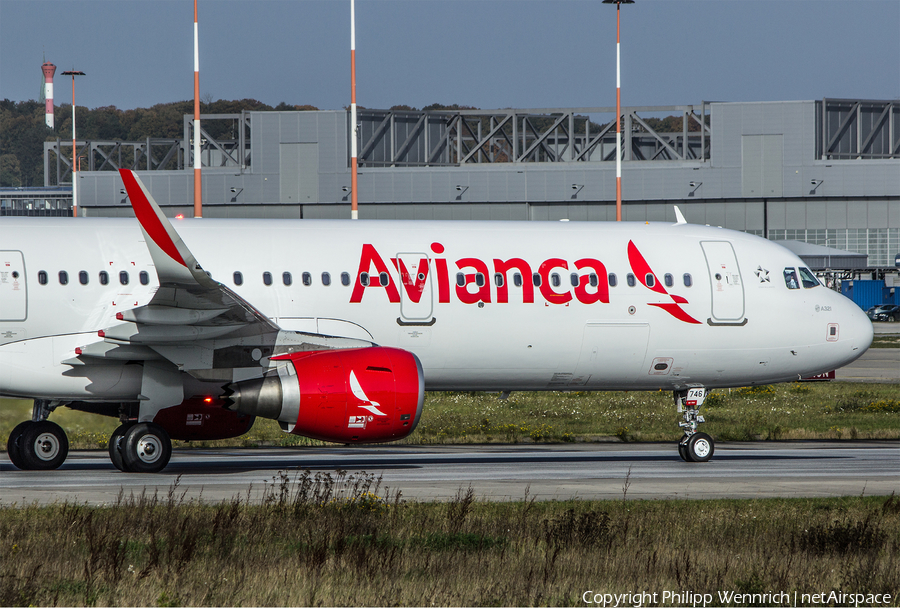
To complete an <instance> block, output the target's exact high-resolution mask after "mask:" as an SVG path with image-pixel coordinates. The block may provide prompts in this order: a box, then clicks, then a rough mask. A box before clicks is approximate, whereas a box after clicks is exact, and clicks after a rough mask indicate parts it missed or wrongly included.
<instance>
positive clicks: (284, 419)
mask: <svg viewBox="0 0 900 608" xmlns="http://www.w3.org/2000/svg"><path fill="white" fill-rule="evenodd" d="M273 360H275V361H283V362H284V364H282V365H279V366H278V368H277V373H276V374H270V375H268V376H266V377H265V378H260V379H257V380H248V381H246V382H239V383H236V384H233V385H231V386H229V387H228V389H229V391H230V394H228V393H226V398H227V399H228V400H230V401H231V405H229V406H228V408H229V409H231V410H233V411H236V412H241V413H243V414H247V415H250V416H262V417H264V418H270V419H273V420H278V421H279V422H281V423H282V427H283V428H285V429H286V430H287V431H288V432H290V433H293V434H295V435H303V436H305V437H312V438H313V439H321V440H324V441H336V442H342V443H351V442H359V443H374V442H380V441H394V440H397V439H402V438H403V437H406V436H407V435H409V434H410V433H412V432H413V430H414V429H415V428H416V425H417V424H418V423H419V418H420V417H421V415H422V404H423V403H424V402H425V379H424V374H423V372H422V364H421V363H420V362H419V359H418V357H416V356H415V355H414V354H412V353H410V352H407V351H405V350H400V349H397V348H387V347H382V346H375V347H368V348H352V349H337V350H327V351H316V352H306V353H292V354H289V355H282V356H279V357H273Z"/></svg>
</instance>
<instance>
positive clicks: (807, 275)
mask: <svg viewBox="0 0 900 608" xmlns="http://www.w3.org/2000/svg"><path fill="white" fill-rule="evenodd" d="M799 270H800V282H801V283H802V284H803V288H804V289H809V288H810V287H818V286H819V285H821V283H819V279H817V278H816V275H814V274H813V273H812V271H811V270H810V269H809V268H804V267H802V266H801V267H800V268H799Z"/></svg>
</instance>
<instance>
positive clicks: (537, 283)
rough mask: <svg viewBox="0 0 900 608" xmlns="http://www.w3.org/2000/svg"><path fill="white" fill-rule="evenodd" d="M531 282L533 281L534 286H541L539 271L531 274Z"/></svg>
mask: <svg viewBox="0 0 900 608" xmlns="http://www.w3.org/2000/svg"><path fill="white" fill-rule="evenodd" d="M531 282H532V283H534V286H535V287H540V286H541V274H540V273H539V272H535V273H534V274H532V275H531Z"/></svg>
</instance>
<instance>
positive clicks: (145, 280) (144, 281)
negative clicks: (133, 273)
mask: <svg viewBox="0 0 900 608" xmlns="http://www.w3.org/2000/svg"><path fill="white" fill-rule="evenodd" d="M138 278H140V280H141V285H149V284H150V275H149V274H148V273H147V271H146V270H142V271H141V272H140V274H139V275H138Z"/></svg>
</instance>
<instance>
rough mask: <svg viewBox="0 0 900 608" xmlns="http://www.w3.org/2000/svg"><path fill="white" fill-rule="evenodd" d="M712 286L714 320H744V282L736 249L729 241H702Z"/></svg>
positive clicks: (732, 321) (729, 321)
mask: <svg viewBox="0 0 900 608" xmlns="http://www.w3.org/2000/svg"><path fill="white" fill-rule="evenodd" d="M700 245H701V246H702V247H703V254H704V255H705V256H706V265H707V268H708V269H709V282H710V285H711V286H712V310H711V314H712V320H713V321H718V322H722V323H729V324H732V323H735V322H741V321H743V320H744V284H743V281H741V271H740V268H738V263H737V257H736V256H735V255H734V248H733V247H732V246H731V243H729V242H728V241H701V243H700Z"/></svg>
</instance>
